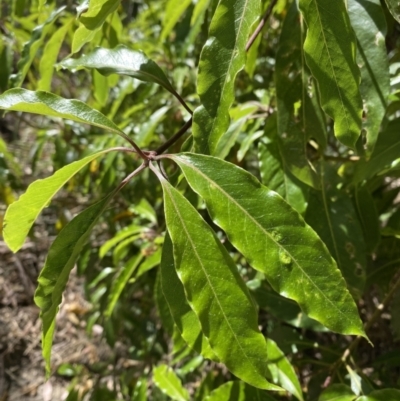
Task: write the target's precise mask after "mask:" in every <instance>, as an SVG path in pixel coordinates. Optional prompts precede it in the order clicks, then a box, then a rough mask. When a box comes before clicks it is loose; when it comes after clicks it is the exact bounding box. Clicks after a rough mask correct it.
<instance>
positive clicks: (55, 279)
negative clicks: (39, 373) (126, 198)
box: [34, 191, 116, 375]
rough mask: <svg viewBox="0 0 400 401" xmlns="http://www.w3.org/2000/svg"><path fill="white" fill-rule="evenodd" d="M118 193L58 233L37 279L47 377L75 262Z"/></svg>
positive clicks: (79, 215)
mask: <svg viewBox="0 0 400 401" xmlns="http://www.w3.org/2000/svg"><path fill="white" fill-rule="evenodd" d="M115 193H116V191H114V192H112V193H110V194H109V195H107V196H106V197H105V198H103V199H102V200H101V201H99V202H97V203H95V204H94V205H92V206H90V207H89V208H87V209H86V210H84V211H83V212H81V213H80V214H78V215H77V216H76V217H74V218H73V219H72V220H71V221H70V222H69V223H68V224H67V225H66V226H65V227H64V228H63V229H62V230H61V231H60V233H59V234H58V236H57V237H56V239H55V240H54V242H53V244H52V245H51V247H50V250H49V253H48V255H47V259H46V262H45V265H44V267H43V269H42V271H41V272H40V275H39V278H38V287H37V289H36V292H35V298H34V299H35V303H36V305H37V306H38V307H39V308H40V317H41V319H42V323H43V327H42V349H43V357H44V359H45V362H46V372H47V375H49V374H50V357H51V346H52V342H53V333H54V328H55V322H56V314H57V312H58V307H59V305H60V303H61V298H62V293H63V291H64V289H65V286H66V284H67V281H68V277H69V274H70V272H71V270H72V268H73V267H74V264H75V262H76V259H77V257H78V255H79V253H80V252H81V250H82V248H83V246H84V245H85V243H86V241H87V240H88V238H89V236H90V233H91V231H92V228H93V227H94V225H95V224H96V223H97V220H98V219H99V217H100V216H101V214H102V213H103V211H104V210H105V208H106V207H107V205H108V203H109V202H110V201H111V199H112V198H113V196H114V195H115Z"/></svg>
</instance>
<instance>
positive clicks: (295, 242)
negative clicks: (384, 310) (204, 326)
mask: <svg viewBox="0 0 400 401" xmlns="http://www.w3.org/2000/svg"><path fill="white" fill-rule="evenodd" d="M170 157H171V159H173V160H174V161H175V162H176V163H178V165H179V166H180V167H181V169H182V171H183V173H184V174H185V177H186V179H187V180H188V182H189V184H190V186H191V187H192V188H193V189H194V191H195V192H197V193H198V194H199V195H200V196H201V197H202V198H203V199H204V200H205V202H206V206H207V209H208V211H209V212H210V215H211V217H212V219H213V220H214V222H215V223H216V224H217V225H219V226H220V227H221V228H222V229H223V230H225V231H226V233H227V235H228V238H229V240H230V241H231V243H232V244H233V245H234V246H235V247H236V248H237V249H238V250H239V251H240V252H241V253H242V254H243V255H244V256H245V257H246V259H247V260H248V261H249V263H250V264H251V265H252V266H253V267H254V268H255V269H257V270H259V271H261V272H263V273H265V275H266V277H267V279H268V281H269V282H270V283H271V285H272V287H273V288H274V289H275V290H276V291H277V292H279V293H280V294H281V295H283V296H285V297H287V298H290V299H293V300H295V301H296V302H297V303H298V304H299V305H300V306H301V308H302V309H303V310H304V312H305V313H307V315H309V316H310V317H312V318H313V319H315V320H317V321H319V322H321V323H322V324H323V325H324V326H326V327H328V328H329V329H331V330H333V331H336V332H339V333H346V334H356V335H362V336H365V334H364V330H363V327H362V324H361V320H360V318H359V316H358V311H357V307H356V305H355V303H354V301H353V299H352V297H351V295H350V294H349V292H348V290H347V288H346V283H345V281H344V280H343V277H342V275H341V274H340V271H339V270H338V268H337V265H336V263H335V262H334V260H333V259H332V257H331V255H330V254H329V252H328V250H327V249H326V247H325V245H324V244H323V242H322V241H321V240H320V239H319V237H318V236H317V235H316V233H315V232H314V231H313V230H312V229H311V227H309V226H307V225H306V224H305V222H304V220H303V219H302V218H301V216H300V215H299V214H298V213H297V212H296V211H295V210H293V209H292V208H291V207H290V206H289V205H288V204H287V203H286V202H285V201H284V200H283V199H282V198H281V197H280V196H279V195H278V194H277V193H275V192H273V191H270V190H269V189H268V188H266V187H264V186H263V185H261V184H260V183H259V181H257V179H256V178H255V177H254V176H252V175H251V174H250V173H248V172H246V171H245V170H242V169H240V168H238V167H236V166H234V165H232V164H230V163H227V162H225V161H223V160H220V159H217V158H214V157H210V156H204V155H195V154H190V153H186V154H180V155H176V156H175V155H174V156H170ZM249 194H251V196H249ZM321 271H323V272H324V274H323V275H321ZM332 282H334V283H335V286H332ZM328 311H329V313H328ZM211 345H212V344H211Z"/></svg>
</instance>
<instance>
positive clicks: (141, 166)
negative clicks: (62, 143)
mask: <svg viewBox="0 0 400 401" xmlns="http://www.w3.org/2000/svg"><path fill="white" fill-rule="evenodd" d="M148 165H149V161H148V160H145V161H144V162H143V163H142V164H141V165H140V166H139V167H138V168H137V169H136V170H135V171H133V172H132V173H130V174H129V175H128V176H127V177H125V178H124V179H123V180H122V181H121V183H120V184H119V185H118V187H117V189H116V190H115V192H119V191H120V190H121V189H122V188H123V187H124V186H125V185H126V184H127V183H128V182H129V181H130V180H131V179H132V178H133V177H135V176H137V175H138V174H139V173H140V172H141V171H142V170H144V169H145V168H146V167H147V166H148Z"/></svg>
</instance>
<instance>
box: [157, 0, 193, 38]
mask: <svg viewBox="0 0 400 401" xmlns="http://www.w3.org/2000/svg"><path fill="white" fill-rule="evenodd" d="M191 3H192V0H168V3H167V7H166V10H165V15H164V21H163V24H162V25H163V29H162V31H161V36H160V40H161V41H162V42H164V41H165V39H166V38H167V37H168V35H169V34H170V33H171V31H172V30H173V29H174V27H175V25H176V24H177V22H178V21H179V19H180V18H181V17H182V15H183V14H184V13H185V11H186V10H187V8H188V7H189V6H190V4H191Z"/></svg>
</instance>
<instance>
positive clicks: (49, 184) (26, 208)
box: [3, 149, 109, 252]
mask: <svg viewBox="0 0 400 401" xmlns="http://www.w3.org/2000/svg"><path fill="white" fill-rule="evenodd" d="M106 152H109V149H107V150H103V151H101V152H97V153H94V154H93V155H90V156H87V157H85V158H84V159H82V160H79V161H76V162H74V163H71V164H69V165H67V166H65V167H63V168H61V169H60V170H58V171H57V172H55V173H54V174H53V175H52V176H50V177H48V178H45V179H42V180H37V181H34V182H33V183H32V184H31V185H29V187H28V189H27V190H26V192H25V193H24V194H23V195H21V196H20V198H19V199H18V200H17V201H16V202H14V203H12V204H11V205H10V206H9V208H8V209H7V212H6V215H5V219H4V230H3V235H4V240H5V242H6V243H7V245H8V246H9V248H10V249H11V250H12V251H13V252H17V251H18V250H19V249H21V247H22V245H23V244H24V241H25V238H26V237H27V235H28V233H29V230H30V229H31V227H32V225H33V223H34V222H35V220H36V218H37V217H38V215H39V213H40V212H41V211H42V210H43V209H44V208H45V207H46V206H48V204H49V202H50V201H51V199H52V198H53V196H54V195H55V194H56V193H57V192H58V191H59V190H60V189H61V188H62V187H63V186H64V185H65V183H66V182H68V181H69V180H70V179H71V178H72V177H73V176H74V175H75V174H76V173H78V171H79V170H81V169H82V168H83V167H85V166H86V165H88V164H89V163H90V162H91V161H92V160H95V159H96V158H97V157H99V156H101V155H103V154H105V153H106Z"/></svg>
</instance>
